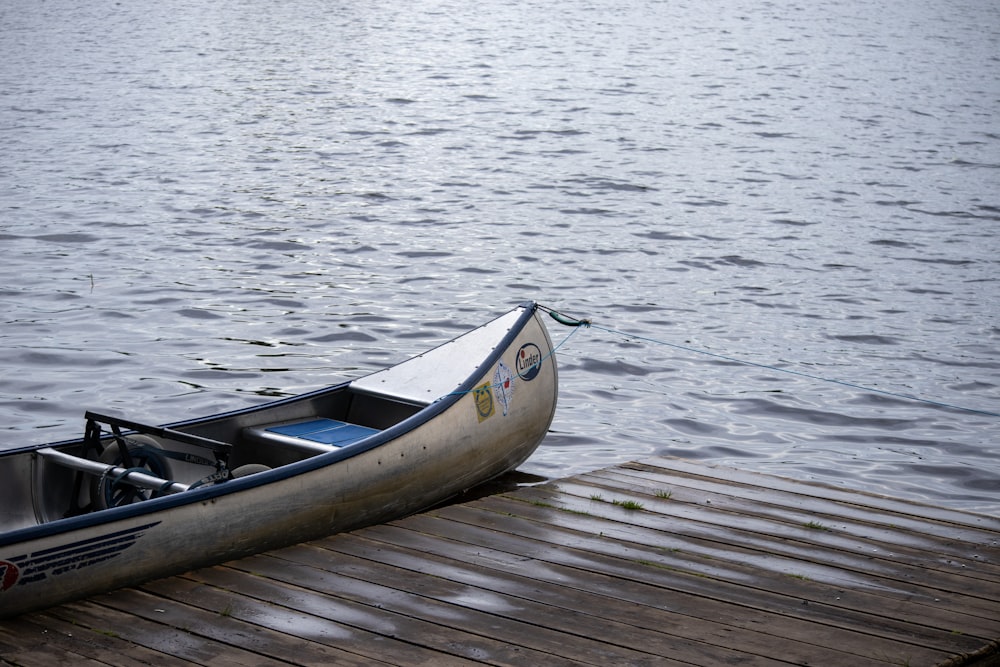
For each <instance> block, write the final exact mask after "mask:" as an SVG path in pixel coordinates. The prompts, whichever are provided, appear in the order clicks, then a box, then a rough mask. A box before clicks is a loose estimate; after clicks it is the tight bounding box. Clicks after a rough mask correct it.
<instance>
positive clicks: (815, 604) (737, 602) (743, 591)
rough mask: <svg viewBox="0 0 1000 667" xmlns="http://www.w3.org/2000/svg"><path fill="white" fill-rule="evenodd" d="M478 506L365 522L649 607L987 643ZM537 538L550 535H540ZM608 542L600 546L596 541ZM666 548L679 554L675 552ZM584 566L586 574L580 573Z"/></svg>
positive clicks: (907, 640) (928, 643) (416, 544)
mask: <svg viewBox="0 0 1000 667" xmlns="http://www.w3.org/2000/svg"><path fill="white" fill-rule="evenodd" d="M491 500H492V499H491ZM473 510H474V508H470V507H466V506H463V507H450V508H447V509H446V510H443V511H444V512H447V516H446V517H444V518H445V519H446V520H440V519H439V518H437V517H435V516H433V515H421V516H418V517H411V518H410V519H408V520H407V521H406V528H405V529H401V528H400V527H398V526H395V525H392V526H378V527H375V528H373V529H368V530H366V531H365V536H366V537H369V538H379V539H381V538H383V537H384V536H385V535H386V533H387V531H390V530H392V531H399V530H405V531H406V532H407V535H399V534H395V535H393V536H392V538H391V539H387V541H389V542H391V543H393V544H396V543H401V542H402V541H404V540H405V541H406V543H407V544H409V545H410V546H411V547H412V548H414V549H417V550H428V549H433V548H435V542H436V541H437V540H438V538H439V537H447V538H449V539H451V540H453V542H452V543H451V544H447V545H446V546H445V547H444V548H446V549H450V550H453V552H454V554H455V557H456V558H462V559H467V560H471V559H476V558H479V559H484V560H481V561H477V562H483V563H488V562H490V561H493V562H494V564H495V565H498V566H499V567H503V568H506V569H508V570H510V571H514V572H518V573H521V574H523V575H524V576H532V577H535V578H538V579H541V580H545V581H550V582H555V583H565V582H566V581H572V582H573V585H574V586H584V587H587V590H591V591H593V592H596V593H600V594H604V595H608V596H620V597H621V599H623V600H628V601H631V602H633V603H635V604H640V605H643V606H644V607H649V608H663V606H662V605H664V604H669V603H670V602H669V601H671V600H674V599H676V598H675V596H676V594H677V593H678V592H680V593H688V594H690V595H691V596H692V597H691V598H688V599H687V600H686V602H689V603H690V605H689V606H686V607H685V613H689V614H692V615H694V616H696V617H702V618H712V614H713V613H714V612H715V611H716V610H715V609H713V608H712V607H711V606H709V607H707V608H703V606H702V605H703V602H702V601H706V602H711V601H715V602H722V603H724V604H728V605H731V610H732V612H731V613H735V614H738V615H750V616H752V617H758V614H759V613H760V612H761V611H766V612H772V613H774V614H776V615H779V616H784V617H787V618H796V619H806V620H811V621H813V622H816V623H821V624H825V625H829V626H833V627H839V628H843V629H847V630H850V631H851V632H854V633H857V638H858V642H860V643H861V645H862V646H864V645H865V642H867V640H868V639H869V638H870V637H881V638H883V639H887V640H890V641H893V642H898V643H899V644H900V645H903V647H904V648H908V649H909V650H910V652H911V653H913V652H919V651H920V650H921V649H920V648H919V646H924V647H925V648H929V649H932V652H933V654H934V655H935V656H937V657H943V656H944V654H943V653H942V651H943V649H935V648H934V647H935V642H934V640H937V642H938V643H942V642H943V643H944V645H946V646H950V645H952V644H955V643H957V644H959V645H961V646H964V647H967V648H971V647H975V648H978V647H979V646H981V645H982V643H983V640H982V639H979V638H976V637H967V636H964V635H963V636H960V637H959V638H957V639H956V638H955V637H954V636H953V633H952V632H951V631H950V629H949V630H936V631H935V630H933V629H931V630H930V631H928V632H925V633H922V634H928V635H929V636H930V638H929V639H926V640H925V639H924V638H922V637H920V636H917V637H915V636H914V628H913V625H912V624H911V623H908V622H905V621H899V620H897V619H895V618H892V617H891V614H892V612H893V610H890V611H889V612H888V614H889V615H883V614H882V613H881V612H880V613H867V614H866V613H861V612H858V611H855V610H853V609H850V608H845V607H844V606H842V605H841V602H840V601H839V600H837V598H839V597H841V596H846V597H848V598H849V597H852V595H851V594H849V592H848V591H845V590H840V589H836V588H832V587H826V586H822V585H820V586H819V588H820V589H821V590H819V591H816V590H815V589H816V588H817V586H816V585H815V584H814V583H813V582H809V581H803V580H798V579H795V578H790V577H789V578H787V579H788V583H787V586H788V587H789V588H790V589H795V590H796V592H797V593H798V594H788V593H785V594H779V593H773V592H770V591H767V590H766V589H762V588H757V587H754V586H752V585H748V584H751V583H752V581H753V579H752V577H753V572H752V568H750V571H749V576H747V577H745V578H744V579H743V580H737V581H735V582H725V581H722V580H718V579H712V578H710V577H706V576H703V575H700V574H691V573H688V572H684V571H682V570H678V569H675V568H673V567H671V566H669V565H667V566H661V565H660V564H658V563H656V562H655V560H654V559H656V558H658V556H659V552H658V550H655V549H654V550H645V551H643V550H633V551H631V552H630V553H627V554H624V555H622V554H618V553H610V554H604V553H601V552H602V551H604V550H609V551H611V552H615V551H617V550H618V548H619V544H618V542H617V541H613V540H608V539H606V538H604V537H603V536H601V535H599V534H594V535H590V534H585V533H579V534H573V535H571V539H569V540H564V539H562V538H561V537H556V538H553V531H552V529H551V528H549V527H545V528H544V530H542V531H539V530H538V529H529V530H532V531H533V533H534V535H533V536H532V537H523V536H519V535H514V534H510V533H501V532H499V530H498V528H497V526H496V525H494V524H493V523H492V520H491V518H490V517H489V516H488V514H487V513H484V512H477V513H476V514H475V516H469V517H468V518H469V523H465V525H463V523H464V522H460V521H457V520H456V515H455V514H454V513H455V512H457V511H462V512H471V511H473ZM548 511H549V512H550V513H551V512H552V510H548ZM435 514H436V513H435ZM507 518H509V517H507ZM507 518H504V520H503V524H504V525H508V524H509V522H508V521H507ZM537 538H542V539H548V540H551V541H540V539H537ZM602 544H603V546H600V548H597V549H591V548H590V547H597V546H599V545H602ZM463 545H465V546H464V547H463ZM437 548H440V547H437ZM666 554H667V555H668V556H675V555H676V554H672V553H671V552H666ZM685 555H686V554H685ZM647 559H650V560H647ZM683 560H684V558H683V557H682V558H679V559H678V562H681V563H682V562H683ZM581 572H583V573H586V574H587V576H581V575H580V573H581ZM597 575H600V576H597ZM810 598H811V599H810ZM861 606H863V605H861ZM666 608H668V609H669V608H670V607H666ZM770 631H771V632H774V633H775V634H780V632H781V630H779V629H777V628H772V629H770ZM921 642H922V643H921ZM910 644H916V645H917V647H916V648H910V647H909V645H910Z"/></svg>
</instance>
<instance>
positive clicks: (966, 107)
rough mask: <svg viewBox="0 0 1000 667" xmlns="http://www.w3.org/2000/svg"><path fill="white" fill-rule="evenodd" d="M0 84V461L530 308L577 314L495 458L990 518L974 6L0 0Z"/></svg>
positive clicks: (992, 19)
mask: <svg viewBox="0 0 1000 667" xmlns="http://www.w3.org/2000/svg"><path fill="white" fill-rule="evenodd" d="M0 94H2V102H0V260H2V261H0V305H2V322H3V325H2V329H0V414H2V415H3V419H2V421H0V435H2V443H3V444H2V446H7V447H10V446H17V445H23V444H30V443H37V442H45V441H50V440H56V439H62V438H67V437H71V436H74V435H77V434H80V433H82V429H83V421H82V414H83V410H85V409H87V408H95V409H96V408H105V409H112V410H120V411H123V412H126V413H128V414H129V415H132V416H133V417H134V418H136V419H143V420H149V421H158V422H163V421H173V420H178V419H182V418H188V417H192V416H196V415H201V414H207V413H211V412H216V411H220V410H225V409H230V408H236V407H240V406H244V405H247V404H250V403H255V402H260V401H263V400H267V399H270V398H272V397H274V396H281V395H287V394H291V393H298V392H300V391H303V390H307V389H313V388H316V387H319V386H322V385H326V384H330V383H333V382H335V381H339V380H343V379H346V378H351V377H356V376H357V375H360V374H362V373H364V372H367V371H370V370H374V369H376V368H379V367H382V366H383V365H385V364H387V363H390V362H394V361H397V360H400V359H402V358H405V357H406V356H409V355H411V354H414V353H416V352H419V351H421V350H422V349H424V348H425V347H427V346H429V345H431V344H434V343H437V342H439V341H441V340H442V339H445V338H448V337H451V336H453V335H455V334H457V333H459V332H461V331H462V330H464V329H466V328H468V327H471V326H474V325H476V324H478V323H480V322H482V321H485V320H486V319H489V318H491V317H492V316H494V315H496V314H499V313H500V312H502V311H504V310H506V309H507V308H508V307H509V306H510V305H512V304H515V303H518V302H520V301H523V300H527V299H533V300H537V301H539V302H541V303H543V304H546V305H548V306H551V307H553V308H556V309H558V310H562V311H565V312H567V313H569V314H572V315H576V316H580V317H588V318H591V319H592V320H593V322H594V324H595V325H599V326H595V327H592V328H590V329H580V330H577V331H576V333H574V334H573V336H572V338H570V339H569V340H568V341H566V342H565V345H563V346H562V347H561V348H560V349H559V361H560V365H561V387H562V393H561V396H560V406H559V410H558V414H557V416H556V419H555V422H554V423H553V426H552V431H551V433H550V435H549V436H548V437H547V438H546V440H545V441H544V442H543V444H542V446H541V447H540V449H539V450H538V452H537V453H536V454H535V456H533V457H532V458H531V459H530V460H529V461H528V462H527V463H526V464H525V465H524V466H523V467H522V470H524V471H525V472H528V473H531V474H533V475H538V476H542V477H561V476H565V475H570V474H575V473H579V472H583V471H586V470H590V469H595V468H599V467H603V466H607V465H612V464H616V463H620V462H624V461H628V460H633V459H639V458H643V457H647V456H650V455H655V454H662V455H671V456H683V457H687V458H690V459H695V460H700V461H703V462H706V463H711V464H722V465H735V466H739V467H740V468H744V469H747V470H755V471H761V472H767V473H777V474H780V475H783V476H787V477H792V478H796V479H805V480H818V481H822V482H826V483H830V484H836V485H840V486H843V487H847V488H853V489H862V490H867V491H873V492H878V493H889V494H892V495H894V496H899V497H904V498H911V499H915V500H919V501H924V502H930V503H934V504H938V505H942V506H948V507H954V508H961V509H970V510H975V511H980V512H988V513H994V514H995V513H997V512H1000V418H998V417H997V416H996V414H995V413H998V412H1000V322H998V310H1000V309H998V303H1000V299H998V297H1000V289H998V280H1000V243H998V241H997V238H998V233H1000V114H998V111H997V110H998V109H1000V6H998V5H997V4H996V2H993V1H992V0H955V1H954V2H948V3H941V2H932V1H930V0H912V1H908V2H894V1H891V0H877V1H875V2H872V1H871V0H865V1H864V2H861V1H860V0H846V1H845V2H837V3H829V2H827V3H814V2H803V1H801V0H799V1H797V2H796V1H782V0H776V1H774V2H749V1H746V0H734V1H733V2H729V3H719V4H715V3H704V2H693V1H691V2H689V1H684V0H678V1H673V2H659V1H656V0H637V1H636V2H630V3H620V2H612V1H611V0H589V1H585V2H569V1H567V0H547V1H546V2H541V1H538V0H527V1H524V2H496V1H495V0H484V2H477V3H466V2H458V1H455V0H442V1H430V0H426V1H425V0H415V1H414V2H406V3H401V2H384V1H375V2H370V3H358V2H341V1H320V0H298V1H291V2H282V3H276V2H262V1H258V0H240V1H237V0H217V1H215V2H208V3H206V2H201V1H200V0H159V1H157V2H152V1H149V0H132V1H130V2H110V1H105V0H92V1H90V2H77V1H75V0H74V1H71V0H47V1H46V2H37V1H36V0H8V1H6V2H4V3H2V5H0ZM551 324H552V329H551V331H552V334H553V337H554V338H555V340H556V341H557V342H559V341H562V340H563V339H564V338H565V337H566V336H567V335H568V334H570V333H571V331H572V330H571V329H567V328H564V327H561V326H560V325H559V324H557V323H555V322H552V323H551ZM599 327H600V328H599ZM609 330H611V331H609ZM618 332H623V333H618ZM678 346H680V347H678ZM683 348H690V349H691V350H693V351H690V350H688V349H683ZM706 352H707V353H711V354H712V355H721V357H731V358H736V359H740V360H745V361H749V362H752V363H754V364H761V365H762V366H775V367H780V368H783V369H789V370H794V371H797V372H801V373H805V374H808V375H814V376H819V377H823V378H829V379H836V380H841V381H845V382H848V383H852V384H859V385H863V386H866V387H872V388H876V389H879V390H882V391H886V392H890V393H893V394H906V395H915V396H919V397H923V398H926V399H929V400H932V401H937V402H942V403H948V404H953V405H958V406H963V407H968V408H972V409H975V410H980V411H985V412H990V413H994V414H993V415H988V414H981V413H976V412H968V411H961V410H956V409H951V408H946V407H941V406H936V405H932V404H927V403H920V402H916V401H911V400H906V399H903V398H896V397H893V396H889V395H886V394H879V393H872V392H868V391H864V390H861V389H858V388H856V387H852V386H847V385H843V384H834V383H830V382H823V381H818V380H814V379H811V378H807V377H803V376H800V375H791V374H787V373H781V372H777V371H771V370H768V369H767V368H762V367H761V366H748V365H743V364H738V363H734V362H732V361H729V360H727V359H725V358H721V357H720V356H710V355H709V354H705V353H706Z"/></svg>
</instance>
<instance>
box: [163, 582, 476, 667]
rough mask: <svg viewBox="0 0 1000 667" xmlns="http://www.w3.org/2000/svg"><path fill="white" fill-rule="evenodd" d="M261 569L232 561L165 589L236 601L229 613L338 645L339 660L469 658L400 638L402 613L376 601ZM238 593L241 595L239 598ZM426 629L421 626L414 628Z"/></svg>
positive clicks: (452, 661) (198, 600)
mask: <svg viewBox="0 0 1000 667" xmlns="http://www.w3.org/2000/svg"><path fill="white" fill-rule="evenodd" d="M262 575H263V573H262V572H261V571H260V570H254V573H253V575H251V576H248V575H247V573H246V571H242V570H239V569H234V568H231V567H221V566H220V567H214V568H205V569H201V570H197V571H195V572H191V573H189V574H188V575H186V576H185V579H189V581H186V582H185V583H184V585H182V586H178V585H176V584H175V583H173V582H163V589H164V591H165V593H166V594H169V595H170V596H171V597H172V598H183V599H184V600H185V601H187V602H188V603H190V604H195V605H197V606H204V607H206V608H211V607H212V606H213V605H216V606H217V605H218V604H219V603H225V604H228V605H231V606H230V607H229V610H230V612H229V613H230V614H231V615H232V616H234V617H236V618H240V619H241V620H245V621H247V622H252V623H254V624H257V625H261V626H263V627H269V628H272V629H276V630H280V631H281V632H283V633H285V634H287V635H289V636H290V637H293V638H296V641H299V640H305V641H312V642H320V643H323V644H325V645H327V646H331V647H336V648H337V649H339V652H343V653H345V654H346V655H347V658H346V659H345V657H344V656H338V657H336V659H335V660H332V661H330V660H327V661H328V662H335V663H336V664H338V665H341V664H348V663H347V660H348V659H349V660H350V661H352V663H360V664H373V663H374V662H376V661H385V662H387V663H389V664H401V663H406V664H413V665H419V664H427V665H435V666H437V665H441V666H442V667H449V666H450V665H464V664H467V661H466V660H465V659H462V658H458V657H455V656H454V655H449V654H448V653H445V652H441V651H436V650H433V649H429V648H426V647H424V646H421V645H419V644H414V643H412V642H408V641H405V640H404V639H401V638H400V637H401V635H402V633H401V631H400V622H399V619H394V618H391V617H390V615H389V614H383V613H381V611H380V610H379V609H378V608H377V606H373V605H377V604H378V603H377V601H372V602H371V605H358V604H355V603H352V602H350V601H346V600H341V599H337V598H335V597H333V596H331V595H329V594H328V593H327V592H325V591H318V590H308V589H304V588H302V587H300V586H298V585H297V584H288V583H284V582H281V581H278V580H276V579H272V578H269V577H266V576H262ZM291 578H292V579H295V578H294V577H291ZM296 581H297V580H296ZM234 597H237V598H238V599H239V601H238V602H236V603H234V602H233V601H232V600H233V598H234ZM227 600H228V602H227ZM404 622H405V619H404ZM365 626H369V627H373V628H375V629H376V631H373V630H369V629H366V627H365ZM421 630H422V628H420V629H417V630H416V631H415V634H419V633H420V631H421ZM455 639H457V637H455V636H452V637H451V640H452V641H454V640H455ZM348 652H349V653H348ZM319 662H321V661H319Z"/></svg>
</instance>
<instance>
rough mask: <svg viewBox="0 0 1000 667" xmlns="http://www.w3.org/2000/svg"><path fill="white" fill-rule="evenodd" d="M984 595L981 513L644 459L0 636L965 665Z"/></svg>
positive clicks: (299, 651)
mask: <svg viewBox="0 0 1000 667" xmlns="http://www.w3.org/2000/svg"><path fill="white" fill-rule="evenodd" d="M613 501H617V502H618V503H619V504H615V502H613ZM626 501H631V502H633V503H635V505H634V508H633V509H629V508H628V507H626V506H625V503H626ZM998 599H1000V519H998V518H996V517H983V516H979V515H975V514H969V513H964V512H959V511H954V510H948V509H943V508H934V507H928V506H924V505H919V504H913V503H908V502H905V501H900V500H897V499H892V498H885V497H882V496H874V495H871V494H863V493H855V492H851V491H848V490H845V489H838V488H834V487H829V486H824V485H820V484H812V483H801V482H796V481H792V480H785V479H781V478H776V477H772V476H766V475H757V474H753V473H745V472H742V471H738V470H731V469H727V468H719V467H709V466H705V465H702V464H696V463H691V462H686V461H680V460H673V459H665V458H654V459H650V460H647V461H642V462H634V463H629V464H625V465H622V466H617V467H615V468H611V469H606V470H600V471H594V472H591V473H587V474H583V475H579V476H576V477H574V478H570V479H567V480H555V481H552V482H549V483H546V484H543V485H539V486H535V487H528V488H524V489H521V490H519V491H516V492H513V493H508V494H503V495H499V496H491V497H486V498H483V499H480V500H476V501H473V502H466V503H461V504H456V505H451V506H446V507H441V508H437V509H435V510H433V511H431V512H427V513H424V514H420V515H416V516H412V517H408V518H406V519H402V520H400V521H397V522H393V523H391V524H386V525H381V526H373V527H371V528H367V529H364V530H361V531H356V532H354V533H349V534H343V535H335V536H332V537H330V538H326V539H324V540H318V541H315V542H312V543H308V544H303V545H298V546H295V547H290V548H287V549H282V550H279V551H275V552H271V553H268V554H261V555H257V556H253V557H250V558H246V559H243V560H240V561H234V562H232V563H228V564H225V565H220V566H216V567H210V568H204V569H201V570H197V571H194V572H190V573H187V574H185V575H182V576H179V577H172V578H169V579H163V580H159V581H154V582H150V583H147V584H145V585H144V586H142V587H141V588H138V589H126V590H122V591H116V592H114V593H110V594H107V595H101V596H97V597H94V598H92V599H90V600H86V601H83V602H77V603H72V604H68V605H63V606H60V607H56V608H53V609H51V610H47V611H46V612H44V613H36V614H31V615H27V616H24V617H21V618H18V619H13V620H9V621H2V622H0V664H3V665H8V664H9V665H18V666H19V667H24V666H33V665H45V666H46V667H47V665H49V664H53V663H60V662H66V663H70V662H71V663H73V664H82V665H91V666H94V667H96V666H97V665H110V664H113V665H116V666H117V665H139V664H162V665H165V666H167V667H180V666H181V665H189V664H198V665H213V666H214V665H219V666H221V667H226V666H227V665H243V664H254V665H288V664H303V665H304V664H310V665H311V664H338V665H347V666H348V667H350V666H351V665H361V664H406V665H414V664H416V665H421V664H423V665H442V667H457V666H458V665H466V664H495V665H523V664H545V665H554V666H556V667H559V666H562V665H567V666H568V665H605V664H634V665H645V664H648V665H654V664H655V665H692V664H695V665H702V664H745V665H764V664H768V665H770V664H789V663H792V664H830V665H836V664H850V665H858V666H865V665H877V664H886V663H895V664H938V663H942V661H945V662H947V663H948V664H949V667H955V666H957V665H959V664H966V663H969V662H970V661H975V664H976V665H977V667H978V665H980V664H982V665H985V664H990V661H991V660H992V661H994V663H996V662H998V661H1000V657H998V655H997V651H998V650H1000V643H998V642H997V640H998V638H1000V605H997V604H996V600H998Z"/></svg>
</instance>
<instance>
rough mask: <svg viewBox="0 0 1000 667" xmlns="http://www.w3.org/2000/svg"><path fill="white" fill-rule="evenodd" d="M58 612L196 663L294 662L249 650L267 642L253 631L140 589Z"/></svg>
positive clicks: (222, 666) (221, 665) (218, 665)
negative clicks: (110, 629)
mask: <svg viewBox="0 0 1000 667" xmlns="http://www.w3.org/2000/svg"><path fill="white" fill-rule="evenodd" d="M53 612H54V613H58V614H59V616H60V617H61V618H64V619H65V620H67V621H69V622H72V623H76V624H78V625H80V626H82V627H85V628H91V629H94V630H98V631H100V630H101V629H104V628H113V629H114V632H115V633H116V635H117V636H118V637H119V638H120V639H122V640H124V641H128V642H132V643H135V644H138V645H140V646H144V647H146V648H150V649H153V650H156V651H159V652H161V653H166V654H168V655H173V656H175V657H177V658H180V659H182V660H186V661H188V662H192V663H197V664H204V665H212V666H213V667H229V666H232V667H240V666H243V665H268V666H277V665H288V664H294V663H290V662H288V661H285V660H278V659H274V658H270V657H267V656H266V655H261V654H259V653H256V652H254V651H252V650H247V646H251V647H252V646H255V645H257V646H261V645H263V642H262V641H261V639H260V638H257V637H254V631H253V630H252V629H249V628H246V627H238V626H237V625H236V624H235V622H233V623H225V620H226V619H225V618H223V617H220V616H219V615H218V614H207V613H202V612H200V610H197V609H194V608H191V607H188V606H186V605H181V604H178V603H176V602H173V601H172V600H169V599H165V598H158V597H154V596H151V595H149V594H146V593H143V592H141V591H139V590H136V589H131V588H126V589H121V590H118V591H115V592H113V593H108V594H106V595H100V596H97V597H95V598H92V599H91V600H87V601H84V602H78V603H72V604H69V605H64V606H61V607H57V608H55V609H54V610H53Z"/></svg>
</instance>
